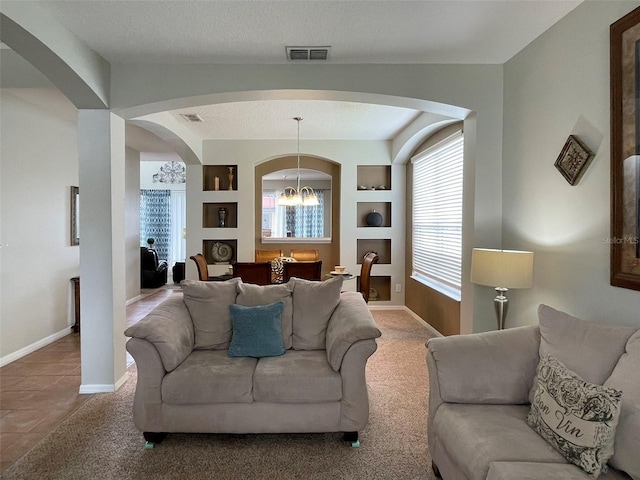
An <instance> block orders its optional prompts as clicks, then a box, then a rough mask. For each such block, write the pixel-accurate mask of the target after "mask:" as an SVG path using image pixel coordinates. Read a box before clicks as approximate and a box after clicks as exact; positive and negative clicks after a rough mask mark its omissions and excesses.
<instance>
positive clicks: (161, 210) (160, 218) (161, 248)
mask: <svg viewBox="0 0 640 480" xmlns="http://www.w3.org/2000/svg"><path fill="white" fill-rule="evenodd" d="M147 238H153V239H154V244H153V248H154V249H155V250H156V252H158V258H160V259H161V260H166V259H168V258H169V249H170V242H171V192H170V191H169V190H140V245H143V246H146V245H147Z"/></svg>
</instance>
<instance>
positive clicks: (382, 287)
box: [357, 276, 391, 302]
mask: <svg viewBox="0 0 640 480" xmlns="http://www.w3.org/2000/svg"><path fill="white" fill-rule="evenodd" d="M357 281H358V291H360V277H358V280H357ZM370 288H371V290H370V291H369V302H385V301H390V300H391V277H390V276H372V277H371V285H370ZM372 290H375V292H374V291H372ZM375 293H377V294H378V295H377V297H376V296H375ZM372 294H374V295H373V296H372Z"/></svg>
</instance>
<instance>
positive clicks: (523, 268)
mask: <svg viewBox="0 0 640 480" xmlns="http://www.w3.org/2000/svg"><path fill="white" fill-rule="evenodd" d="M471 282H473V283H477V284H479V285H489V286H491V287H495V289H496V292H497V296H496V298H494V299H493V305H494V307H495V310H496V318H497V320H498V328H499V329H500V330H502V329H503V328H504V322H505V319H506V318H507V310H508V308H509V300H508V299H507V297H506V295H505V294H506V293H507V291H508V290H509V289H510V288H530V287H531V285H532V283H533V252H527V251H517V250H493V249H488V248H474V249H473V251H472V253H471ZM496 285H497V286H496Z"/></svg>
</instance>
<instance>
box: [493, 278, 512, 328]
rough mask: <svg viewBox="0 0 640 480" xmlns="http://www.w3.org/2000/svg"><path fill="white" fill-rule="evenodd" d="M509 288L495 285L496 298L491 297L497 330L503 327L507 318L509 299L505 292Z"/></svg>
mask: <svg viewBox="0 0 640 480" xmlns="http://www.w3.org/2000/svg"><path fill="white" fill-rule="evenodd" d="M508 290H509V289H508V288H504V287H496V292H497V294H498V295H496V298H494V299H493V307H494V308H495V311H496V320H497V321H498V330H502V329H504V323H505V320H506V319H507V311H508V310H509V299H508V298H507V297H506V295H505V294H506V293H507V291H508Z"/></svg>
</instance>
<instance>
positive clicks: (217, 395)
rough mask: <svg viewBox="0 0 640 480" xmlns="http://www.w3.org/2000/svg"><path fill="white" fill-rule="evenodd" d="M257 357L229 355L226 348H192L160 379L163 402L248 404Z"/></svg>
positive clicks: (180, 403) (251, 398)
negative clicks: (190, 351) (182, 360)
mask: <svg viewBox="0 0 640 480" xmlns="http://www.w3.org/2000/svg"><path fill="white" fill-rule="evenodd" d="M257 362H258V360H257V359H255V358H251V357H243V358H229V357H228V356H227V352H226V350H194V351H193V352H192V353H191V355H189V356H188V357H187V359H186V360H185V361H184V362H182V364H181V365H180V366H179V367H178V368H176V369H175V370H174V371H172V372H171V373H168V374H167V375H165V377H164V379H163V380H162V401H163V402H166V403H170V404H174V405H209V404H212V403H238V402H240V403H248V402H251V401H252V400H253V396H252V394H251V388H252V383H253V382H252V380H253V372H254V370H255V368H256V364H257Z"/></svg>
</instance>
